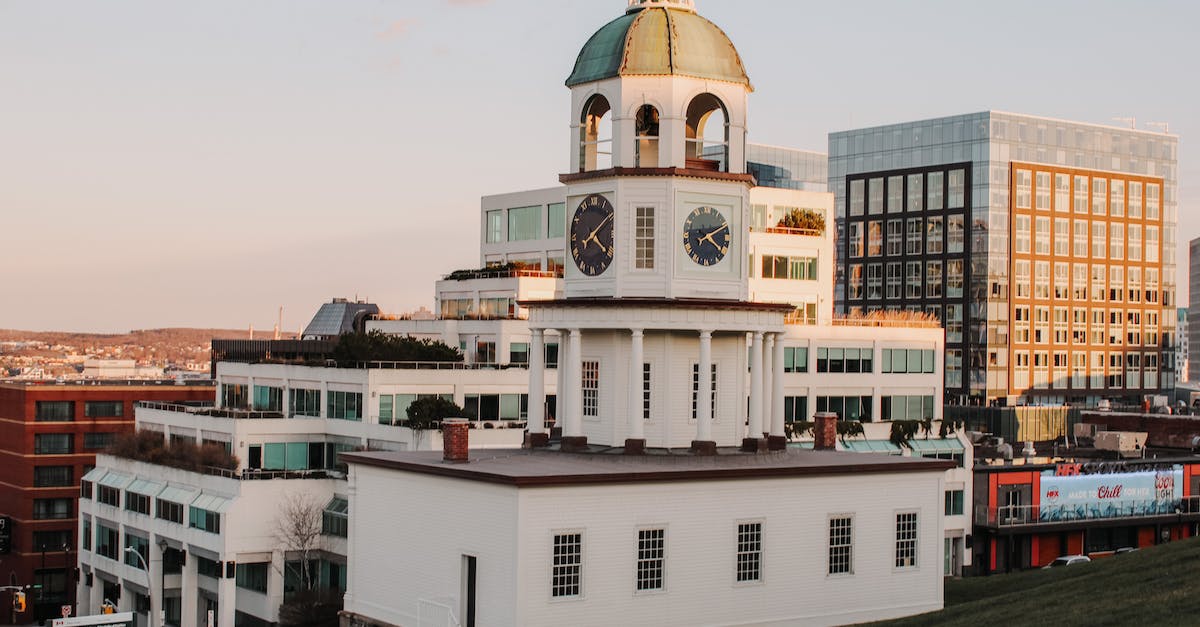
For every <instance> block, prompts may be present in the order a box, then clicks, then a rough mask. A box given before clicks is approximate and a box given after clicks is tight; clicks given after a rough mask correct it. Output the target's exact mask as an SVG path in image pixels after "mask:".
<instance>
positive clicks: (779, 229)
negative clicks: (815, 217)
mask: <svg viewBox="0 0 1200 627" xmlns="http://www.w3.org/2000/svg"><path fill="white" fill-rule="evenodd" d="M750 231H751V232H752V233H775V234H778V235H803V236H805V237H821V236H822V235H825V230H824V229H795V228H791V227H786V226H756V227H753V228H751V229H750Z"/></svg>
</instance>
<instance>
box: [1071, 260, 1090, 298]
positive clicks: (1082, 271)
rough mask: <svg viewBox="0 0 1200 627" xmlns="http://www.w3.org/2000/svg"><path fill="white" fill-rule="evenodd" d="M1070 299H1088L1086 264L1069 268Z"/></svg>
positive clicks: (1078, 264)
mask: <svg viewBox="0 0 1200 627" xmlns="http://www.w3.org/2000/svg"><path fill="white" fill-rule="evenodd" d="M1071 297H1072V298H1074V299H1075V300H1087V297H1088V267H1087V264H1086V263H1077V264H1073V265H1072V266H1071Z"/></svg>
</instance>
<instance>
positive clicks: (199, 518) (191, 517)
mask: <svg viewBox="0 0 1200 627" xmlns="http://www.w3.org/2000/svg"><path fill="white" fill-rule="evenodd" d="M188 527H191V528H193V529H199V530H201V531H207V532H209V533H217V534H219V533H221V514H219V513H218V512H211V511H209V510H206V509H201V508H199V507H191V506H189V507H188Z"/></svg>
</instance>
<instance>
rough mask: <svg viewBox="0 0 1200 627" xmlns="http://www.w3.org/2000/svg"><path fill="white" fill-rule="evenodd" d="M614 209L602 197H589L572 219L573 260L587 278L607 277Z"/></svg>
mask: <svg viewBox="0 0 1200 627" xmlns="http://www.w3.org/2000/svg"><path fill="white" fill-rule="evenodd" d="M613 252H615V251H614V249H613V206H612V204H611V203H609V202H608V199H607V198H605V197H604V196H601V195H600V194H590V195H588V196H587V197H586V198H584V199H583V201H582V202H580V203H579V207H578V208H576V209H575V217H574V218H572V220H571V258H572V259H574V260H575V266H576V267H578V268H579V271H580V272H582V273H584V274H586V275H588V276H598V275H600V274H604V271H605V270H607V269H608V266H609V265H611V264H612V260H613Z"/></svg>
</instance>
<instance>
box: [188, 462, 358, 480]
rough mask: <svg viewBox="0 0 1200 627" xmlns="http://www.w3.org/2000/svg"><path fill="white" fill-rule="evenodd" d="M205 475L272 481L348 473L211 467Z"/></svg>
mask: <svg viewBox="0 0 1200 627" xmlns="http://www.w3.org/2000/svg"><path fill="white" fill-rule="evenodd" d="M204 474H206V475H213V476H217V477H225V478H226V479H237V480H238V481H267V480H270V479H345V478H346V473H344V472H341V471H338V470H327V469H316V470H255V469H252V468H245V469H243V470H226V469H224V468H217V467H214V466H209V467H207V468H205V470H204Z"/></svg>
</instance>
